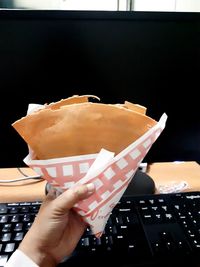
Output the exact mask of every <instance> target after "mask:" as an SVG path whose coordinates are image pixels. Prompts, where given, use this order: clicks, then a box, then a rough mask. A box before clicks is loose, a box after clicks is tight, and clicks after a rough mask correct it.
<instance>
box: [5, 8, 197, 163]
mask: <svg viewBox="0 0 200 267" xmlns="http://www.w3.org/2000/svg"><path fill="white" fill-rule="evenodd" d="M199 83H200V14H198V13H181V12H179V13H170V12H166V13H165V12H127V11H126V12H116V11H114V12H112V11H106V12H104V11H98V12H95V11H82V12H80V11H44V10H43V11H39V10H34V11H30V10H7V11H3V10H1V11H0V137H1V138H0V148H1V154H0V167H15V166H23V165H24V163H23V159H24V157H25V156H26V155H27V152H28V150H27V146H26V144H25V142H24V141H23V140H22V138H21V137H20V136H19V135H18V134H17V132H16V131H15V130H14V129H13V128H12V126H11V124H12V123H13V122H14V121H15V120H17V119H19V118H21V117H22V116H24V115H25V113H26V110H27V106H28V104H29V103H40V104H44V103H49V102H52V101H58V100H60V99H61V98H67V97H69V96H72V95H74V94H95V95H97V96H99V97H100V98H101V101H102V102H104V103H122V102H123V101H124V100H128V101H131V102H133V103H139V104H141V105H144V106H146V107H147V115H149V116H151V117H152V118H154V119H156V120H159V118H160V117H161V115H162V114H163V113H164V112H165V113H166V114H167V115H168V120H167V124H166V128H165V130H164V131H163V133H162V134H161V136H160V137H159V138H158V140H157V141H156V143H155V144H154V145H153V146H152V148H151V150H150V151H149V153H148V155H147V156H146V158H145V159H144V161H147V162H149V163H151V162H155V161H160V162H162V161H174V160H196V161H200V116H199V115H200V112H199V97H198V96H197V95H198V91H199Z"/></svg>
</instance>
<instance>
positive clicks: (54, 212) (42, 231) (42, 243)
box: [19, 184, 95, 267]
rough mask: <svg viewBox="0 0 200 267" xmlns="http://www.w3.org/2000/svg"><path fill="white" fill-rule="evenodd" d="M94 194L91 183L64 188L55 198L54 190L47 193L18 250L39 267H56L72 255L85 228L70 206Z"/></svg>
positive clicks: (84, 224)
mask: <svg viewBox="0 0 200 267" xmlns="http://www.w3.org/2000/svg"><path fill="white" fill-rule="evenodd" d="M94 191H95V187H94V184H87V185H79V186H76V187H74V188H73V189H68V190H66V191H65V192H64V193H62V194H61V195H59V196H58V197H57V198H56V197H55V191H54V192H53V191H50V192H49V194H48V195H47V197H46V198H45V200H44V201H43V203H42V205H41V207H40V210H39V212H38V214H37V216H36V218H35V220H34V223H33V224H32V226H31V228H30V229H29V231H28V232H27V234H26V235H25V237H24V239H23V240H22V242H21V244H20V246H19V250H21V251H22V252H24V253H25V254H26V255H27V256H28V257H29V258H31V259H32V260H33V261H34V262H35V263H36V264H37V265H39V266H40V267H47V266H48V267H53V266H57V264H58V263H59V262H61V261H62V260H63V258H64V257H65V256H69V255H70V254H71V253H72V252H73V250H74V249H75V247H76V245H77V243H78V241H79V240H80V238H81V236H82V235H83V233H84V231H85V229H86V223H84V222H83V220H82V218H81V217H80V216H79V215H78V214H77V213H75V211H74V210H73V209H72V207H73V206H74V205H75V204H77V203H78V202H79V201H81V200H83V199H86V198H88V197H89V196H91V194H93V193H94Z"/></svg>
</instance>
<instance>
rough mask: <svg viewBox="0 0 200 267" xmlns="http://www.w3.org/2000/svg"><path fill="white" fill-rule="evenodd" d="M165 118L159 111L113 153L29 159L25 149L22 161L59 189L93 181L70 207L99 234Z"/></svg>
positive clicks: (157, 135)
mask: <svg viewBox="0 0 200 267" xmlns="http://www.w3.org/2000/svg"><path fill="white" fill-rule="evenodd" d="M166 120H167V115H166V114H163V115H162V117H161V118H160V120H159V121H158V122H157V124H156V125H155V126H153V127H152V128H151V129H150V130H149V131H148V132H146V133H145V134H144V135H143V136H141V137H140V138H139V139H137V140H136V141H135V142H133V143H132V144H131V145H129V146H128V147H127V148H125V149H124V150H123V151H122V152H120V153H119V154H118V155H116V156H115V155H114V153H112V152H110V151H107V150H105V149H102V150H101V151H100V152H99V153H98V154H89V155H84V156H73V157H65V158H56V159H50V160H32V159H31V154H30V153H29V155H28V156H27V157H26V158H25V159H24V162H25V163H26V164H27V165H28V166H29V167H31V168H32V169H33V170H34V171H35V172H36V173H38V174H39V175H41V176H42V177H43V178H44V179H46V180H47V181H48V183H50V184H51V185H52V186H53V187H55V188H56V189H57V190H60V191H63V190H66V189H69V188H71V187H73V186H76V185H77V184H85V183H94V184H95V187H96V191H95V193H94V194H93V195H91V196H90V197H89V198H88V199H86V200H82V201H80V202H79V203H78V204H77V205H76V206H75V207H74V209H75V210H76V211H77V213H78V214H80V215H81V216H83V219H84V220H85V221H86V222H87V223H88V224H89V226H90V228H91V230H92V233H93V234H94V235H95V236H96V237H100V236H101V234H102V232H103V231H104V228H105V225H106V223H107V220H108V218H109V216H110V213H111V212H112V209H113V208H114V207H115V205H116V204H117V203H118V202H119V200H120V198H121V197H122V195H123V193H124V191H125V190H126V188H127V186H128V184H129V183H130V181H131V179H132V178H133V177H134V174H135V172H136V170H137V169H138V167H139V165H140V163H141V162H142V160H143V159H144V157H145V155H146V154H147V153H148V151H149V149H150V148H151V146H152V144H153V143H154V142H155V141H156V139H157V138H158V137H159V135H160V133H161V132H162V131H163V129H164V128H165V124H166ZM133 179H134V178H133Z"/></svg>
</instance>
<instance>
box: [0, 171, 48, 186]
mask: <svg viewBox="0 0 200 267" xmlns="http://www.w3.org/2000/svg"><path fill="white" fill-rule="evenodd" d="M17 170H18V171H19V172H20V173H21V174H22V175H23V176H24V177H20V178H16V179H12V180H0V183H15V182H19V181H24V180H30V179H35V180H43V178H42V177H41V175H33V176H29V175H27V174H26V173H24V172H23V171H22V170H21V168H17Z"/></svg>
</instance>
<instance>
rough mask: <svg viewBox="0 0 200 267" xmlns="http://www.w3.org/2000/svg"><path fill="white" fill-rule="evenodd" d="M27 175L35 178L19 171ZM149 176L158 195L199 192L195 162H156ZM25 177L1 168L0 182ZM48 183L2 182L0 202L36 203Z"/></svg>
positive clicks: (199, 177) (27, 170)
mask: <svg viewBox="0 0 200 267" xmlns="http://www.w3.org/2000/svg"><path fill="white" fill-rule="evenodd" d="M20 169H21V170H22V171H23V172H24V173H25V174H26V175H35V172H34V171H33V170H32V169H30V168H28V167H22V168H20ZM147 174H148V175H149V176H150V177H152V178H153V180H154V182H155V185H156V193H160V191H161V190H162V192H163V190H170V189H171V188H172V187H174V186H176V187H178V186H182V185H183V184H184V185H185V187H184V189H183V190H182V191H200V165H199V164H198V163H197V162H195V161H187V162H156V163H152V164H149V165H148V168H147ZM19 177H22V174H21V173H20V172H19V170H18V168H1V169H0V180H9V179H16V178H19ZM45 185H46V181H45V180H42V181H40V180H25V181H20V182H16V183H9V184H6V183H0V202H1V203H3V202H17V201H35V200H42V199H43V198H44V197H45Z"/></svg>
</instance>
